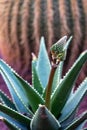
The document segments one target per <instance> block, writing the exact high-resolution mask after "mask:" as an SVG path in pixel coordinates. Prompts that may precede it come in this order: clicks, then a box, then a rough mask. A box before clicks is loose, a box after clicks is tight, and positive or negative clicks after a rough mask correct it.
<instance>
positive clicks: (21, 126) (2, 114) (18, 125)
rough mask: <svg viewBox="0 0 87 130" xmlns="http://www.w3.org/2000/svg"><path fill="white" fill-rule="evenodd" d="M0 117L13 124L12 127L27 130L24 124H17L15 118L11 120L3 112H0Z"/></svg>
mask: <svg viewBox="0 0 87 130" xmlns="http://www.w3.org/2000/svg"><path fill="white" fill-rule="evenodd" d="M0 117H1V118H3V119H6V120H7V121H8V122H10V123H11V124H13V125H14V126H17V127H18V128H20V129H21V130H27V126H26V124H24V123H21V122H19V121H18V120H16V119H15V118H12V117H11V116H8V115H7V114H5V113H3V112H0ZM12 130H13V129H12Z"/></svg>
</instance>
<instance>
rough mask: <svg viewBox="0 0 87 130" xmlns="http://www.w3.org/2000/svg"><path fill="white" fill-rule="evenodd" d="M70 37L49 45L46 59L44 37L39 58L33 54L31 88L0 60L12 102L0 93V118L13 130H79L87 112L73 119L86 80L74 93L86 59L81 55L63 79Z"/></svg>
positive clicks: (85, 91) (0, 69)
mask: <svg viewBox="0 0 87 130" xmlns="http://www.w3.org/2000/svg"><path fill="white" fill-rule="evenodd" d="M71 39H72V37H70V38H69V39H68V40H67V37H66V36H64V37H63V38H61V39H60V40H59V41H58V42H57V43H55V44H53V46H51V48H50V50H51V62H50V60H49V57H48V54H47V51H46V47H45V41H44V38H43V37H42V38H41V44H40V51H39V54H38V57H36V56H35V55H34V54H32V85H31V84H29V83H28V82H27V81H25V80H24V79H23V78H22V77H20V76H19V75H18V74H17V73H16V72H15V71H14V70H13V69H12V68H11V67H10V66H9V65H8V64H6V63H5V62H4V61H3V60H2V59H1V60H0V73H1V75H2V77H3V79H4V81H5V83H6V85H7V87H8V89H9V91H10V94H11V97H12V100H11V99H9V97H8V96H7V95H6V94H4V92H2V91H0V100H1V103H0V116H1V118H0V119H1V120H3V121H4V122H5V123H6V124H7V126H8V127H9V128H10V129H12V130H75V129H76V130H81V129H82V128H83V126H84V124H85V122H86V119H87V110H86V111H85V112H83V113H82V114H80V115H79V116H78V117H77V116H76V110H77V108H78V106H79V105H80V103H81V101H82V100H83V99H84V96H85V95H86V94H87V78H85V79H84V81H83V82H82V83H81V85H80V86H79V87H78V89H77V90H76V91H75V92H74V93H73V88H74V85H75V81H76V79H77V77H78V74H79V72H80V70H81V68H82V66H83V64H84V63H85V62H86V60H87V51H85V52H83V53H82V54H81V55H80V56H79V57H78V59H77V60H76V61H75V63H74V64H73V66H72V67H71V68H70V69H69V71H68V72H67V73H66V75H65V76H63V77H62V70H63V65H64V61H65V59H66V54H67V48H68V46H69V44H70V41H71Z"/></svg>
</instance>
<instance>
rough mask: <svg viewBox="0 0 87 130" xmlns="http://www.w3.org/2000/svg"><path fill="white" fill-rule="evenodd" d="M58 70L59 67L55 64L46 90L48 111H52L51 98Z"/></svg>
mask: <svg viewBox="0 0 87 130" xmlns="http://www.w3.org/2000/svg"><path fill="white" fill-rule="evenodd" d="M56 68H57V65H55V64H53V65H52V69H51V72H50V76H49V80H48V85H47V89H46V97H45V106H46V107H47V108H48V109H50V97H51V90H52V83H53V78H54V74H55V71H56Z"/></svg>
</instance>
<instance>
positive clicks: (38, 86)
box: [32, 60, 43, 95]
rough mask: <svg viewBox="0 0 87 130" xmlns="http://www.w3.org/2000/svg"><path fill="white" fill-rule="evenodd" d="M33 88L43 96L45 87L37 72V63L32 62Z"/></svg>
mask: <svg viewBox="0 0 87 130" xmlns="http://www.w3.org/2000/svg"><path fill="white" fill-rule="evenodd" d="M32 86H33V87H34V88H35V89H36V90H37V91H38V92H39V94H41V95H42V93H43V87H42V84H41V81H40V79H39V76H38V74H37V70H36V61H34V60H33V61H32Z"/></svg>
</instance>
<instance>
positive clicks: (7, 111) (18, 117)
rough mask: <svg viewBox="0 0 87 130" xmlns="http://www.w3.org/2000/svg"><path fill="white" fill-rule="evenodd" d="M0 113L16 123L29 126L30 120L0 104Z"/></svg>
mask: <svg viewBox="0 0 87 130" xmlns="http://www.w3.org/2000/svg"><path fill="white" fill-rule="evenodd" d="M0 111H1V112H3V113H5V114H7V115H8V116H10V117H12V118H13V119H15V120H16V121H19V122H20V123H22V124H26V126H28V125H29V124H30V121H31V119H30V118H28V117H26V116H24V115H22V114H20V113H18V112H17V111H14V110H12V109H11V108H9V107H7V106H5V105H2V104H1V103H0Z"/></svg>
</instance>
